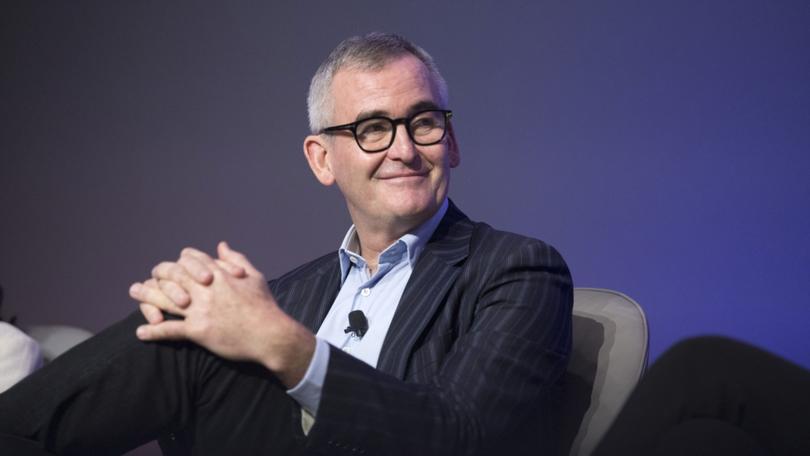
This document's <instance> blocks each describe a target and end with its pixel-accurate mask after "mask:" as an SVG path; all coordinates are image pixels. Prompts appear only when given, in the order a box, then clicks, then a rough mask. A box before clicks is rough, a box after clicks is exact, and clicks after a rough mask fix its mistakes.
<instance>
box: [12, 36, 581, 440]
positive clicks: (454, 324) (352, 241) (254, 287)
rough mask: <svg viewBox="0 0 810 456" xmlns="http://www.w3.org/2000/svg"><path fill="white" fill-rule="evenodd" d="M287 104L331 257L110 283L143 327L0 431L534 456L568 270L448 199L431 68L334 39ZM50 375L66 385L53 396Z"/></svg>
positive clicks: (561, 344)
mask: <svg viewBox="0 0 810 456" xmlns="http://www.w3.org/2000/svg"><path fill="white" fill-rule="evenodd" d="M308 102H309V114H310V127H311V130H312V135H310V136H308V137H307V138H306V139H305V141H304V153H305V156H306V159H307V162H308V163H309V165H310V168H311V169H312V171H313V173H314V174H315V176H316V178H317V179H318V180H319V182H321V183H322V184H324V185H333V184H335V185H337V186H338V187H339V189H340V191H341V192H342V193H343V195H344V197H345V199H346V204H347V207H348V210H349V213H350V215H351V217H352V221H353V226H352V227H351V228H350V230H349V232H348V233H347V234H346V236H345V238H344V241H343V243H342V245H341V248H340V250H339V252H338V254H335V253H330V254H328V255H325V256H323V257H321V258H319V259H317V260H315V261H312V262H310V263H307V264H305V265H303V266H301V267H299V268H297V269H295V270H293V271H292V272H290V273H288V274H286V275H284V276H282V277H280V278H278V279H276V280H273V281H271V282H270V283H269V287H268V286H267V285H266V282H265V281H264V278H263V277H262V275H261V273H259V272H258V271H257V270H256V269H255V268H254V267H253V266H252V265H251V263H250V262H249V261H248V259H247V258H246V257H245V256H244V255H242V254H240V253H237V252H235V251H234V250H232V249H231V248H230V247H229V246H228V245H227V244H225V243H220V245H219V246H218V249H217V250H218V255H217V256H218V257H217V258H212V257H210V256H208V255H207V254H205V253H203V252H201V251H199V250H195V249H185V250H184V251H183V252H182V254H181V256H180V258H179V259H178V261H176V262H164V263H161V264H159V265H158V266H156V267H155V268H154V270H153V277H152V278H151V279H149V280H147V281H145V282H143V283H136V284H134V285H133V287H132V288H131V290H130V294H131V295H132V297H133V298H134V299H136V300H137V301H139V302H140V303H141V312H142V313H143V316H144V317H146V320H147V321H146V322H144V321H143V318H142V317H140V316H139V315H137V314H136V315H133V316H131V317H129V318H128V319H126V320H124V321H123V322H121V323H119V324H118V325H116V326H114V327H112V328H111V329H109V330H107V331H105V332H104V333H102V334H100V335H99V336H97V337H96V338H95V339H94V341H93V342H91V343H89V344H85V345H82V346H80V347H77V349H75V350H74V351H72V352H71V353H70V354H69V355H66V356H65V357H63V358H59V359H57V360H56V361H55V362H54V363H53V364H52V365H51V366H49V368H48V369H45V370H43V371H42V372H40V373H37V374H35V375H34V376H32V378H31V379H30V380H29V381H24V382H22V383H21V384H20V385H18V386H17V387H15V388H14V389H12V390H11V391H10V393H9V394H8V395H6V396H2V397H0V406H3V407H5V406H6V404H12V405H13V406H15V407H17V408H20V407H21V406H20V402H22V400H21V399H19V398H23V397H27V398H29V399H30V398H33V397H38V398H39V399H40V400H41V403H40V404H36V405H32V404H29V406H30V407H31V408H33V409H34V410H33V411H32V412H30V413H28V414H25V416H24V417H23V418H22V419H20V418H17V419H15V420H13V421H12V420H9V419H8V417H7V416H6V412H0V432H6V433H11V434H15V435H18V436H22V437H24V438H27V439H33V440H37V441H39V442H43V445H44V446H45V447H46V448H48V449H49V450H56V451H57V452H58V451H61V452H65V453H70V452H74V453H81V452H83V451H84V452H88V451H89V450H88V449H89V448H93V451H94V453H93V454H102V453H103V452H111V453H112V452H116V451H121V450H122V449H124V448H127V447H130V446H133V445H137V444H138V443H140V442H143V441H147V440H149V439H152V438H156V437H160V438H161V439H162V445H163V447H164V450H165V451H167V452H168V453H170V454H174V453H177V454H226V453H228V454H230V453H247V454H291V453H299V452H307V453H314V454H317V453H323V454H442V455H446V454H485V453H490V452H492V451H495V450H506V451H514V450H524V451H528V452H532V453H537V452H540V453H542V452H543V450H546V449H548V450H551V449H552V448H553V447H554V444H553V442H552V441H551V440H548V439H550V435H549V434H550V429H551V428H552V426H553V422H552V421H553V418H554V417H553V415H552V412H551V405H550V404H551V402H552V401H553V399H554V388H555V386H556V385H557V383H558V381H559V379H560V377H561V375H562V373H563V371H564V370H565V366H566V362H567V356H568V352H569V350H570V331H571V326H570V325H571V300H572V290H571V279H570V275H569V272H568V269H567V268H566V266H565V263H564V262H563V260H562V258H561V257H560V256H559V254H557V253H556V251H554V250H553V249H552V248H551V247H549V246H547V245H546V244H544V243H542V242H540V241H537V240H533V239H528V238H525V237H521V236H518V235H514V234H510V233H504V232H499V231H496V230H493V229H492V228H490V227H489V226H487V225H485V224H481V223H473V222H471V221H470V220H469V219H468V218H467V217H466V216H464V215H463V214H462V213H461V212H460V211H459V210H458V209H457V208H456V207H455V205H454V204H453V203H452V202H450V201H449V200H448V199H447V194H448V188H449V181H450V169H451V168H454V167H456V166H458V165H459V163H460V153H459V148H458V143H457V142H456V138H455V133H454V131H453V127H452V123H451V121H450V119H451V116H452V114H451V112H450V111H449V110H448V105H447V88H446V84H445V83H444V80H443V79H442V77H441V75H440V74H439V72H438V70H437V68H436V66H435V64H434V63H433V61H432V59H431V58H430V56H429V55H428V54H427V53H425V52H424V51H423V50H422V49H420V48H418V47H416V46H415V45H413V44H412V43H410V42H408V41H406V40H404V39H402V38H400V37H397V36H394V35H385V34H370V35H367V36H365V37H362V38H352V39H349V40H346V41H344V42H343V43H341V44H340V45H339V46H338V47H337V48H336V49H335V50H334V51H333V52H332V54H330V56H329V58H328V59H327V60H326V61H325V62H324V63H323V64H322V65H321V67H320V68H319V70H318V72H317V73H316V75H315V77H314V78H313V81H312V84H311V87H310V94H309V99H308ZM358 311H359V312H358ZM360 312H362V314H360ZM349 315H353V317H352V318H350V317H349ZM358 315H359V317H358ZM347 326H348V327H347ZM136 330H137V337H138V338H137V339H136V338H135V337H133V336H132V333H133V332H135V331H136ZM316 334H317V335H316ZM56 372H59V375H60V376H61V378H68V379H70V381H69V382H68V383H69V384H68V385H65V386H60V387H58V388H55V389H57V390H58V391H53V390H52V389H49V388H46V387H45V386H44V385H46V384H47V379H48V377H49V376H54V375H56V374H55V373H56ZM77 379H78V380H77ZM99 408H100V409H101V410H99ZM3 410H4V409H3ZM122 414H124V415H126V416H127V418H126V419H124V418H122V416H121V415H122ZM313 422H314V424H313ZM537 445H540V446H537Z"/></svg>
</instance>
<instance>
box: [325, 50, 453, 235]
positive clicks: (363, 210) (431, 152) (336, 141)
mask: <svg viewBox="0 0 810 456" xmlns="http://www.w3.org/2000/svg"><path fill="white" fill-rule="evenodd" d="M332 96H333V99H334V107H335V111H334V113H333V116H332V125H340V124H346V123H350V122H354V121H356V120H359V119H363V118H367V117H372V116H380V115H382V116H386V117H390V118H392V119H393V118H400V117H407V116H410V115H411V114H414V113H415V112H417V111H420V110H424V109H430V108H443V107H442V106H439V103H440V102H439V96H438V92H437V89H436V87H434V84H433V82H432V80H431V78H430V73H429V72H428V70H427V68H425V66H424V64H422V62H421V61H419V60H418V59H417V58H416V57H413V56H410V55H408V56H404V57H400V58H398V59H396V60H393V61H392V62H390V63H389V64H387V65H386V66H385V67H383V68H382V69H381V70H377V71H364V70H356V69H351V68H347V69H342V70H340V71H339V72H338V73H337V74H336V75H335V77H334V78H333V81H332ZM342 133H343V132H341V134H337V135H333V136H330V137H329V138H326V139H325V140H324V141H323V142H322V144H323V147H324V148H325V149H326V153H325V166H326V167H327V168H328V170H327V172H326V177H327V178H326V179H324V178H322V175H319V174H318V172H317V171H316V175H318V178H319V180H321V182H322V183H324V184H327V185H328V184H331V183H333V182H335V183H337V185H338V187H339V188H340V191H341V192H342V193H343V196H344V197H345V198H346V203H347V205H348V208H349V212H350V214H351V216H352V220H353V221H354V222H355V224H357V225H358V228H361V226H362V227H363V228H365V229H375V228H382V229H385V228H387V227H400V228H403V229H410V228H413V227H414V226H416V225H418V224H419V223H421V222H423V221H425V220H427V219H428V218H429V217H430V216H431V215H433V214H434V213H435V211H436V210H437V209H438V207H439V205H440V204H441V202H442V201H443V200H444V198H445V197H446V196H447V191H448V186H449V183H450V168H453V167H455V166H457V165H458V163H459V153H458V148H457V145H456V141H455V137H454V135H453V131H452V128H451V127H450V126H449V125H448V131H447V135H446V136H445V138H444V139H443V140H442V141H441V142H440V143H438V144H434V145H431V146H418V145H416V144H414V143H413V141H412V140H411V139H410V137H409V136H408V133H407V132H406V131H405V126H404V125H398V126H397V131H396V136H395V139H394V143H393V144H392V145H391V147H390V148H388V149H386V150H384V151H382V152H374V153H367V152H363V151H362V150H361V149H360V147H359V146H358V145H357V142H356V141H355V140H354V137H353V136H352V135H351V133H350V132H348V131H347V132H345V134H342ZM330 179H331V181H330ZM392 223H393V225H392Z"/></svg>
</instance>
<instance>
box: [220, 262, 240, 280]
mask: <svg viewBox="0 0 810 456" xmlns="http://www.w3.org/2000/svg"><path fill="white" fill-rule="evenodd" d="M214 262H215V263H216V264H217V266H219V267H220V268H222V270H223V271H225V272H227V273H228V274H230V275H232V276H234V277H236V278H237V279H241V278H244V277H247V271H245V268H243V267H242V266H237V265H235V264H233V263H228V262H227V261H224V260H220V259H216V260H214Z"/></svg>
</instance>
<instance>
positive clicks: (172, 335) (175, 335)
mask: <svg viewBox="0 0 810 456" xmlns="http://www.w3.org/2000/svg"><path fill="white" fill-rule="evenodd" d="M135 335H136V336H137V337H138V339H140V340H146V341H149V340H181V339H188V337H186V327H185V321H183V320H167V321H164V322H163V323H158V324H156V325H141V326H138V329H136V330H135Z"/></svg>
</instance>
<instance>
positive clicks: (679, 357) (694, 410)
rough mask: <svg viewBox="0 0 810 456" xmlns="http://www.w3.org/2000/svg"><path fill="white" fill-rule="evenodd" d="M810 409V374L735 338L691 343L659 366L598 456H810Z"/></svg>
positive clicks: (632, 398)
mask: <svg viewBox="0 0 810 456" xmlns="http://www.w3.org/2000/svg"><path fill="white" fill-rule="evenodd" d="M808 410H810V372H808V371H806V370H804V369H802V368H801V367H799V366H796V365H794V364H791V363H789V362H787V361H785V360H783V359H781V358H778V357H776V356H773V355H771V354H769V353H766V352H764V351H762V350H760V349H758V348H755V347H752V346H750V345H746V344H742V343H739V342H735V341H732V340H729V339H724V338H719V337H704V338H698V339H691V340H688V341H686V342H682V343H680V344H678V345H676V346H675V347H673V348H672V349H670V350H669V351H668V352H667V353H665V354H664V355H663V356H662V357H661V358H660V359H659V360H658V361H657V362H656V363H655V364H654V365H653V366H652V368H651V369H650V371H649V372H648V373H647V374H646V375H645V376H644V378H643V379H642V381H641V382H640V383H639V385H638V386H637V388H636V390H635V391H634V392H633V394H631V396H630V398H629V399H628V401H627V403H626V404H625V405H624V407H623V409H622V411H621V412H620V413H619V416H618V418H617V419H616V421H615V423H614V424H613V426H612V427H611V428H610V430H609V431H608V432H607V434H606V435H605V437H604V438H603V440H602V442H601V443H600V445H599V447H598V448H597V450H596V452H595V453H594V454H595V455H600V456H601V455H605V456H608V455H645V456H646V455H675V454H684V455H685V454H689V455H690V456H691V455H699V454H713V455H723V454H729V455H731V454H733V455H741V454H773V455H807V454H810V420H808V419H807V417H808ZM707 450H708V451H709V452H707Z"/></svg>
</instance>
